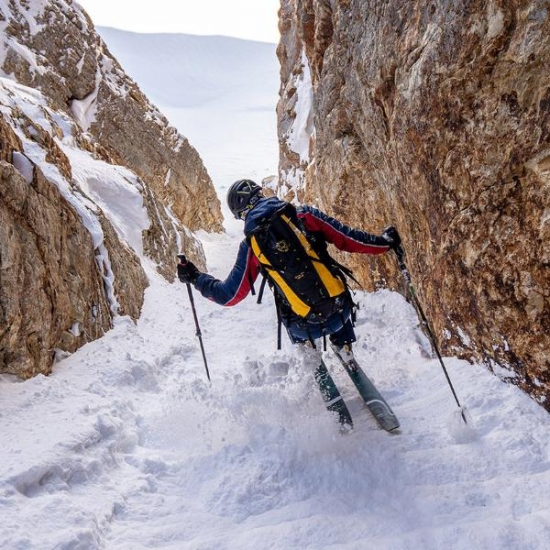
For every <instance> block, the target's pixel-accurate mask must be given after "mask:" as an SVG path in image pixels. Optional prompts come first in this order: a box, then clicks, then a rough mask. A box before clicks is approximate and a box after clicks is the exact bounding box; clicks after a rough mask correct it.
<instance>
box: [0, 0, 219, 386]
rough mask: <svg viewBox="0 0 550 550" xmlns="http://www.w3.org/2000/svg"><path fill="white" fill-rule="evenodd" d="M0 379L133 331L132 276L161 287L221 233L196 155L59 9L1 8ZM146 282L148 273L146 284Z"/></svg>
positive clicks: (93, 39)
mask: <svg viewBox="0 0 550 550" xmlns="http://www.w3.org/2000/svg"><path fill="white" fill-rule="evenodd" d="M0 68H1V73H0V138H1V148H0V372H7V373H13V374H17V375H19V376H22V377H28V376H32V375H34V374H36V373H39V372H42V373H48V372H49V371H50V369H51V366H52V362H53V360H54V358H55V357H56V356H58V357H59V356H63V354H64V353H65V352H72V351H74V350H76V349H77V348H78V347H80V346H81V345H83V344H84V343H86V342H88V341H91V340H93V339H95V338H98V337H100V336H101V335H102V334H103V333H104V332H105V331H106V330H107V329H109V328H110V327H111V325H112V320H113V318H114V316H116V315H130V316H131V317H132V318H134V319H135V318H137V317H138V316H139V312H140V309H141V306H142V303H143V295H144V289H145V287H146V286H147V284H148V282H147V280H148V278H147V276H146V273H145V270H144V266H146V265H147V264H150V265H155V266H156V268H157V271H159V272H160V273H161V274H162V275H164V276H165V277H167V278H168V279H169V280H173V272H174V257H175V254H176V253H177V252H178V251H179V250H180V249H181V248H184V249H185V250H187V251H188V252H190V255H191V256H192V257H193V259H194V260H195V261H197V262H198V263H199V264H202V263H203V262H204V256H203V253H202V248H201V246H200V243H198V242H197V241H196V239H194V237H193V236H192V234H191V231H193V230H196V229H205V230H208V231H220V230H221V228H222V225H221V220H222V216H221V209H220V205H219V201H218V199H217V198H216V195H215V191H214V188H213V186H212V183H211V181H210V178H209V176H208V174H207V172H206V169H205V168H204V166H203V164H202V161H201V159H200V157H199V155H198V153H197V152H196V151H195V149H193V147H191V145H190V144H189V143H188V141H187V140H186V139H185V138H184V137H183V136H181V135H179V134H178V133H177V131H176V130H175V129H174V128H172V127H171V126H170V125H169V124H168V121H167V120H166V119H165V118H164V116H163V115H162V114H161V113H160V112H159V111H158V110H157V109H156V108H155V107H154V106H153V105H151V104H150V102H149V101H148V100H147V98H146V97H145V96H144V95H143V94H142V93H141V91H140V90H139V88H138V87H137V86H136V84H135V83H134V82H133V81H132V80H131V79H130V78H129V77H128V76H127V75H126V74H125V73H124V71H123V70H122V68H121V67H120V66H119V64H118V63H117V61H116V60H115V59H114V58H113V57H112V56H111V55H110V54H109V51H108V49H107V47H106V45H105V44H104V43H103V41H102V40H101V38H100V37H99V35H98V34H97V33H96V32H95V30H94V28H93V25H92V23H91V21H90V20H89V18H88V17H87V15H86V14H85V13H84V12H83V11H82V9H81V8H80V6H79V5H78V4H76V3H73V2H71V1H70V0H51V1H46V0H37V1H34V2H28V1H26V0H9V1H8V0H0ZM151 276H153V274H152V273H151Z"/></svg>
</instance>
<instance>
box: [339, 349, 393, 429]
mask: <svg viewBox="0 0 550 550" xmlns="http://www.w3.org/2000/svg"><path fill="white" fill-rule="evenodd" d="M331 348H332V350H333V351H334V353H335V355H336V357H338V359H339V360H340V362H341V363H342V366H343V367H344V369H345V371H346V372H347V373H348V375H349V377H350V378H351V381H352V382H353V383H354V384H355V387H356V388H357V391H358V392H359V394H360V395H361V397H362V398H363V401H365V405H366V406H367V407H368V409H369V411H370V412H371V414H372V415H373V416H374V418H375V419H376V421H377V422H378V424H379V425H380V427H381V428H383V429H384V430H386V431H388V432H392V431H394V430H397V429H398V428H399V420H397V417H396V416H395V414H394V412H393V411H392V410H391V407H390V406H389V405H388V403H387V402H386V400H385V399H384V398H383V397H382V395H381V394H380V392H379V391H378V390H377V389H376V387H375V385H374V384H373V383H372V381H371V380H370V378H369V377H368V376H367V375H366V374H365V373H364V371H363V369H362V368H361V367H360V366H359V364H358V363H357V361H356V360H355V358H354V357H353V353H352V352H351V351H350V350H347V349H346V347H345V346H344V348H342V351H339V350H338V348H336V347H335V346H333V345H332V344H331Z"/></svg>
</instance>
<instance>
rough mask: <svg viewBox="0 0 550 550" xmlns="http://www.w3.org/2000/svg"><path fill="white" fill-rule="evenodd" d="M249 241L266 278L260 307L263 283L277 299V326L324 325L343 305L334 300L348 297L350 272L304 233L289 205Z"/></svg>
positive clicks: (321, 243) (257, 229) (260, 226)
mask: <svg viewBox="0 0 550 550" xmlns="http://www.w3.org/2000/svg"><path fill="white" fill-rule="evenodd" d="M247 241H248V244H249V246H250V247H251V248H252V251H253V253H254V255H255V256H256V258H257V259H258V260H259V262H260V266H261V267H260V270H261V272H262V274H263V275H264V280H263V281H262V285H261V290H260V292H259V298H258V302H260V301H261V297H262V294H263V289H264V287H265V282H266V280H267V282H268V283H269V285H270V286H271V288H272V289H273V292H274V295H275V303H276V306H277V314H278V317H279V327H280V322H281V320H282V319H283V318H285V319H286V320H290V319H292V322H297V323H306V324H307V323H312V324H316V325H322V324H323V323H324V322H325V321H326V319H328V317H330V316H331V315H333V314H335V313H336V312H337V311H338V308H341V305H342V303H343V302H346V301H345V300H342V299H340V300H339V299H338V298H343V297H344V296H345V295H349V288H348V285H347V281H346V275H347V276H351V271H350V270H348V269H347V268H345V267H344V266H342V265H340V264H339V263H338V262H337V261H336V260H334V259H333V258H331V257H330V255H329V253H328V251H327V247H326V241H325V240H324V239H319V238H316V237H315V234H314V233H311V232H307V231H306V230H305V229H304V227H303V224H302V222H301V221H300V219H299V218H298V214H297V211H296V208H295V207H294V206H293V205H292V204H290V203H284V205H283V206H282V207H281V208H279V209H278V210H276V211H275V212H274V213H273V214H272V215H271V216H270V217H269V218H267V219H264V220H261V221H260V223H259V224H258V225H257V227H255V228H254V229H253V230H252V231H251V232H250V233H249V234H248V235H247ZM350 301H351V299H350ZM347 303H349V302H347Z"/></svg>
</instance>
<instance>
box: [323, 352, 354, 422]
mask: <svg viewBox="0 0 550 550" xmlns="http://www.w3.org/2000/svg"><path fill="white" fill-rule="evenodd" d="M315 382H317V385H318V386H319V390H320V391H321V395H322V396H323V401H324V402H325V404H326V407H327V410H329V411H330V412H333V413H336V414H338V421H339V422H340V424H341V425H342V426H343V427H348V428H353V420H352V419H351V415H350V413H349V410H348V407H347V405H346V403H345V401H344V398H343V397H342V396H341V395H340V392H339V391H338V388H337V387H336V384H335V383H334V380H333V379H332V376H331V375H330V373H329V372H328V369H327V367H326V365H325V363H324V362H323V361H322V360H321V364H320V365H319V366H318V367H317V369H316V370H315Z"/></svg>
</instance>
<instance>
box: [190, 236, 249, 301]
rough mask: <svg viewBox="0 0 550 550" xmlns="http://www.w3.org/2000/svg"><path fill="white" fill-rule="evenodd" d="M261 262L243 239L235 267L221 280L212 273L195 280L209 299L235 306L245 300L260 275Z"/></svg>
mask: <svg viewBox="0 0 550 550" xmlns="http://www.w3.org/2000/svg"><path fill="white" fill-rule="evenodd" d="M258 271H259V263H258V260H257V259H256V257H255V256H254V254H253V253H252V250H251V248H250V247H249V246H248V244H247V242H246V241H242V242H241V244H240V246H239V252H238V254H237V259H236V260H235V265H234V266H233V269H232V270H231V272H230V273H229V275H228V276H227V278H226V279H225V281H220V280H219V279H216V278H215V277H212V275H208V274H207V273H202V274H201V275H199V277H198V278H197V280H196V282H195V288H196V289H197V290H198V291H199V292H200V293H201V294H202V295H203V296H204V297H205V298H208V299H209V300H212V301H214V302H216V303H217V304H220V305H222V306H234V305H235V304H238V303H239V302H240V301H241V300H243V299H244V298H245V297H246V296H247V294H248V293H249V292H250V290H251V288H252V284H253V283H254V281H255V280H256V278H257V277H258Z"/></svg>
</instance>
